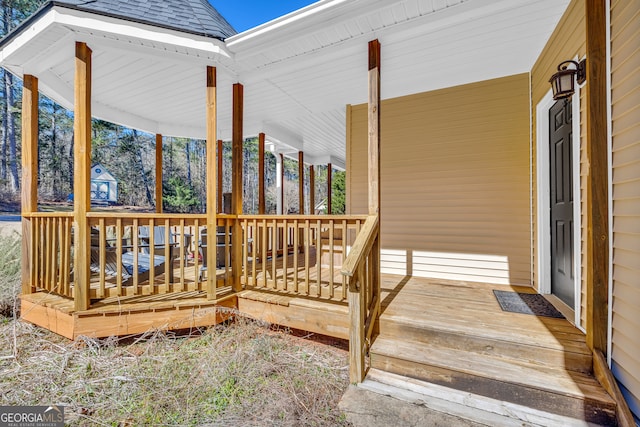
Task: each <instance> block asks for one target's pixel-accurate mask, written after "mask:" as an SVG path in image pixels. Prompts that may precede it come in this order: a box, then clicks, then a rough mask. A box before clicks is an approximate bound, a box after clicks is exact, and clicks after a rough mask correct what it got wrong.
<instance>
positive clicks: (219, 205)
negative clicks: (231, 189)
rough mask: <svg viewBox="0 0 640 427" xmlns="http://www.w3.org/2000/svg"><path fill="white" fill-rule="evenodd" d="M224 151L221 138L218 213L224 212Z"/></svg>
mask: <svg viewBox="0 0 640 427" xmlns="http://www.w3.org/2000/svg"><path fill="white" fill-rule="evenodd" d="M222 152H223V146H222V140H221V139H219V140H218V176H217V180H218V181H217V182H218V213H222V212H223V211H224V207H223V206H222V195H223V193H222V171H223V169H222V166H223V157H222Z"/></svg>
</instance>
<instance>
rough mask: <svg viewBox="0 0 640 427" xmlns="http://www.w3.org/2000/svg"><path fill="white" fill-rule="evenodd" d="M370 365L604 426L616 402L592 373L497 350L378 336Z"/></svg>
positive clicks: (612, 420) (612, 422)
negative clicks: (490, 351)
mask: <svg viewBox="0 0 640 427" xmlns="http://www.w3.org/2000/svg"><path fill="white" fill-rule="evenodd" d="M370 354H371V367H372V368H376V369H381V370H384V371H387V372H392V373H395V374H399V375H404V376H407V377H411V378H416V379H420V380H423V381H428V382H431V383H435V384H440V385H444V386H447V387H451V388H455V389H458V390H463V391H467V392H470V393H475V394H479V395H482V396H487V397H490V398H493V399H498V400H504V401H508V402H512V403H516V404H519V405H525V406H529V407H531V408H535V409H539V410H542V411H548V412H551V413H555V414H559V415H563V416H568V417H572V418H577V419H583V420H585V421H588V422H592V423H598V424H603V425H615V408H616V404H615V402H614V401H613V399H611V397H610V396H609V395H608V394H607V393H606V392H605V391H604V390H603V389H602V387H601V386H600V384H598V382H597V381H596V380H595V379H594V378H593V377H592V376H590V375H586V374H584V373H581V372H575V371H565V370H564V369H555V368H552V367H545V366H541V365H539V364H529V363H527V362H525V361H521V362H519V363H514V361H513V360H507V359H504V358H502V357H496V356H495V355H488V354H479V353H474V352H471V351H467V350H459V349H453V348H447V347H441V346H438V345H434V344H425V343H422V342H418V341H412V340H407V339H406V338H405V337H398V338H395V339H392V338H387V337H384V336H379V337H378V338H377V339H376V341H375V342H374V344H373V346H372V348H371V351H370Z"/></svg>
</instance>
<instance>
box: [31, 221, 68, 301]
mask: <svg viewBox="0 0 640 427" xmlns="http://www.w3.org/2000/svg"><path fill="white" fill-rule="evenodd" d="M25 217H26V218H29V219H30V222H31V235H30V242H29V246H30V248H31V269H30V272H31V273H30V280H31V287H36V288H40V289H43V290H45V291H47V292H52V293H56V294H59V295H63V296H66V297H72V296H73V292H72V286H71V285H72V283H71V280H72V279H71V269H72V267H71V266H72V261H73V256H72V251H71V247H72V241H71V224H72V223H73V213H67V212H56V213H49V212H34V213H29V214H25ZM23 256H28V255H26V254H25V255H23Z"/></svg>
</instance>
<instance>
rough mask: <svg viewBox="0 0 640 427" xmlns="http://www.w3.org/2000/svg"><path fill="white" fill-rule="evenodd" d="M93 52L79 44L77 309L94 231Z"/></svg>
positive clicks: (84, 300) (83, 303)
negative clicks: (91, 226) (89, 214)
mask: <svg viewBox="0 0 640 427" xmlns="http://www.w3.org/2000/svg"><path fill="white" fill-rule="evenodd" d="M91 53H92V52H91V49H89V47H88V46H87V44H86V43H84V42H76V70H75V97H74V114H73V132H74V145H73V159H74V161H73V228H74V253H73V254H74V263H73V265H74V289H73V292H74V302H75V310H76V311H83V310H86V309H88V308H89V279H90V276H91V271H90V270H89V254H90V249H91V230H90V229H89V224H88V221H87V212H90V211H91V196H90V194H91V192H90V191H91Z"/></svg>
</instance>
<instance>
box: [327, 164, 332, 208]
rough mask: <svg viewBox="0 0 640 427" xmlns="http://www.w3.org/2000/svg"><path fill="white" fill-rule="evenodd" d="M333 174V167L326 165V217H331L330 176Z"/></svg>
mask: <svg viewBox="0 0 640 427" xmlns="http://www.w3.org/2000/svg"><path fill="white" fill-rule="evenodd" d="M332 173H333V166H332V165H331V163H328V164H327V215H331V187H332V185H333V184H332V183H331V174H332Z"/></svg>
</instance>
